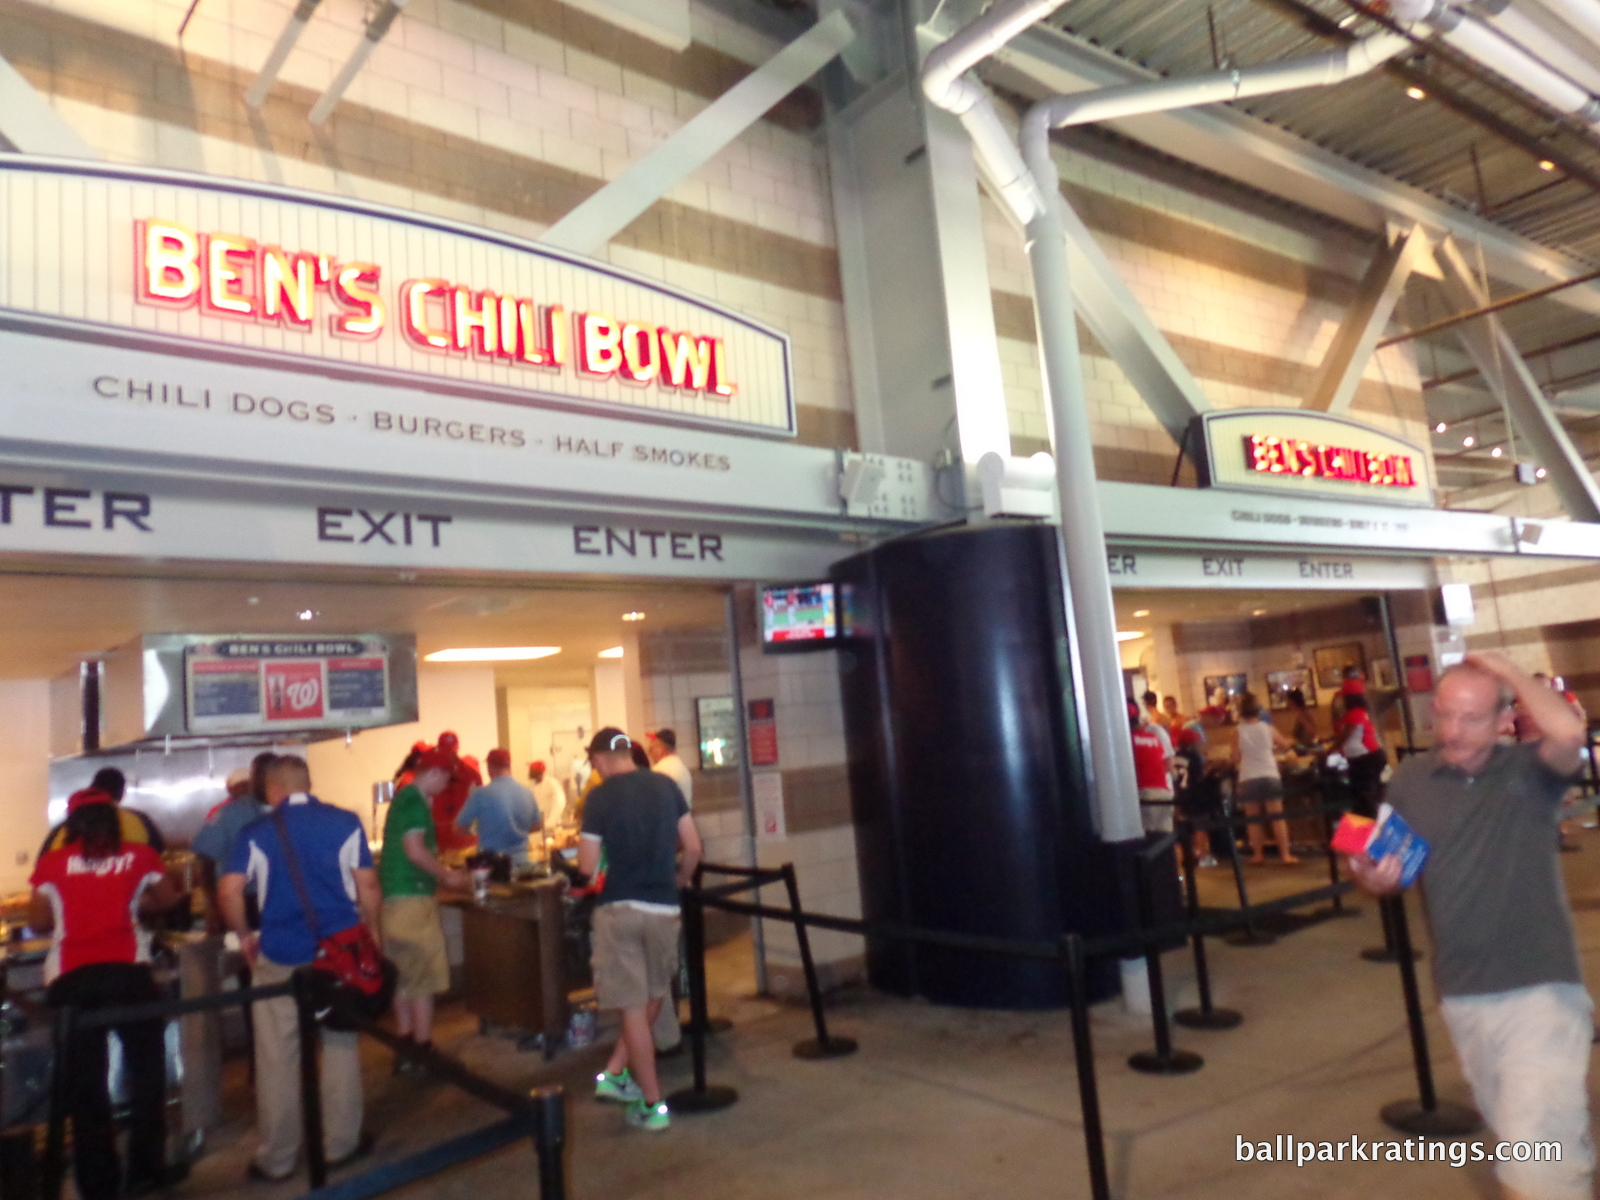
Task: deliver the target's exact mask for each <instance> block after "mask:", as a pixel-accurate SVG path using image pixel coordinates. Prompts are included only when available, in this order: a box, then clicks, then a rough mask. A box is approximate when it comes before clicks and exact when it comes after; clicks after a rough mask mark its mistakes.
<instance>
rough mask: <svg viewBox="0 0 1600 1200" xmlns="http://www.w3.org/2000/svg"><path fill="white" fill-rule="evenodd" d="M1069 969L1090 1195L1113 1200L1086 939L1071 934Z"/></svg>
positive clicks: (1066, 946)
mask: <svg viewBox="0 0 1600 1200" xmlns="http://www.w3.org/2000/svg"><path fill="white" fill-rule="evenodd" d="M1062 957H1063V959H1064V960H1065V966H1066V969H1067V997H1068V1000H1069V1002H1070V1003H1071V1005H1072V1054H1073V1057H1074V1059H1076V1060H1077V1065H1078V1107H1079V1109H1080V1111H1081V1112H1082V1114H1083V1145H1084V1151H1085V1153H1086V1155H1087V1157H1088V1159H1089V1195H1090V1196H1091V1197H1092V1200H1111V1177H1110V1175H1109V1173H1108V1172H1107V1171H1106V1139H1105V1131H1104V1130H1103V1129H1101V1127H1100V1089H1099V1087H1098V1086H1097V1085H1096V1083H1095V1078H1094V1043H1093V1041H1092V1040H1091V1038H1090V1032H1089V983H1088V978H1087V972H1086V969H1085V967H1084V961H1083V939H1082V938H1081V937H1079V936H1078V935H1077V934H1075V933H1069V934H1067V936H1066V937H1065V938H1063V939H1062Z"/></svg>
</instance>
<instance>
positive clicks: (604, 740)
mask: <svg viewBox="0 0 1600 1200" xmlns="http://www.w3.org/2000/svg"><path fill="white" fill-rule="evenodd" d="M632 751H633V739H632V738H631V737H629V736H628V735H627V734H625V733H623V732H622V730H620V729H618V728H617V727H616V726H615V725H607V726H606V727H605V728H604V729H602V730H600V731H599V732H597V733H596V734H595V735H594V737H592V738H590V739H589V745H588V748H587V749H586V750H585V753H586V754H629V753H631V752H632Z"/></svg>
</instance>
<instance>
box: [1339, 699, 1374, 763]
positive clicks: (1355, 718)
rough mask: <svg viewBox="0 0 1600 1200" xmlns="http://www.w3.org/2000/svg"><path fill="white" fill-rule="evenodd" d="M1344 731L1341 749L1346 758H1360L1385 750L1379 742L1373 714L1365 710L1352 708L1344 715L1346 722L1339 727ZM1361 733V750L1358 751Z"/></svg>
mask: <svg viewBox="0 0 1600 1200" xmlns="http://www.w3.org/2000/svg"><path fill="white" fill-rule="evenodd" d="M1339 728H1340V729H1341V730H1342V731H1343V735H1344V740H1343V741H1342V742H1341V743H1340V749H1341V751H1342V752H1343V754H1344V756H1345V757H1346V758H1359V757H1360V756H1361V755H1363V754H1371V753H1372V752H1373V751H1374V750H1381V749H1383V743H1382V742H1380V741H1378V731H1377V729H1376V728H1374V727H1373V724H1372V714H1371V713H1369V712H1368V711H1367V710H1366V709H1364V708H1352V709H1351V710H1350V711H1349V712H1347V713H1345V714H1344V721H1343V723H1342V724H1341V725H1340V726H1339ZM1358 731H1359V733H1360V738H1361V741H1360V745H1361V749H1360V750H1359V751H1358V750H1356V735H1357V732H1358Z"/></svg>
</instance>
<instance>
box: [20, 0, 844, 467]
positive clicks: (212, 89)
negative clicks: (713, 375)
mask: <svg viewBox="0 0 1600 1200" xmlns="http://www.w3.org/2000/svg"><path fill="white" fill-rule="evenodd" d="M188 7H189V5H188V3H187V0H0V56H3V57H4V58H6V59H7V61H9V62H10V63H11V64H12V65H13V66H15V67H16V68H17V70H18V71H19V72H21V74H22V75H23V76H24V78H26V79H27V80H28V81H29V82H30V83H31V84H33V86H34V87H35V88H37V89H38V90H39V91H40V92H42V93H43V94H44V95H45V96H46V98H47V99H48V100H49V101H50V103H51V104H53V105H54V106H55V108H56V109H57V111H58V112H60V114H61V115H62V116H63V117H64V118H65V119H66V120H67V121H68V122H69V123H70V124H71V125H72V126H73V127H74V128H75V129H76V130H77V131H78V132H79V133H80V134H81V135H82V136H83V137H84V138H86V139H87V140H88V142H89V143H90V145H91V146H93V147H94V148H95V149H96V150H97V151H98V152H100V153H101V154H103V155H104V156H105V157H106V158H108V159H110V160H112V161H115V162H129V163H141V164H149V165H156V166H164V167H174V168H181V169H186V170H195V171H201V172H207V173H212V174H218V175H226V176H232V177H237V178H243V179H251V180H266V181H270V182H273V183H278V184H284V185H287V186H291V187H297V188H304V189H308V190H312V191H322V192H331V193H335V194H339V195H344V196H352V197H358V198H361V199H366V200H371V201H375V202H381V203H386V204H391V205H395V206H397V207H401V208H405V209H409V210H413V211H418V212H424V213H429V214H433V215H437V216H442V217H448V218H452V219H455V220H460V221H464V222H468V223H471V224H476V225H481V226H486V227H488V228H492V229H497V230H502V231H505V232H508V233H513V234H517V235H520V236H523V237H529V238H536V237H537V236H538V235H539V234H541V233H542V232H543V231H544V230H545V229H547V228H548V227H549V226H550V225H551V224H553V223H554V221H555V220H557V219H559V218H560V217H561V216H562V215H564V214H565V213H566V212H567V211H569V210H570V209H571V208H573V207H574V206H576V204H578V203H579V202H580V201H581V200H582V199H584V198H585V197H586V196H587V195H589V194H590V193H592V192H593V191H595V190H596V189H598V188H599V187H600V186H601V185H602V183H604V182H605V181H608V180H611V179H615V178H616V177H617V176H618V175H620V174H621V173H622V172H623V171H625V170H626V169H627V168H628V167H629V166H630V165H631V164H632V163H633V162H635V161H636V160H638V159H639V158H640V157H641V156H643V155H644V154H645V153H647V152H648V151H649V150H651V149H653V148H654V147H655V146H656V145H658V144H659V143H660V142H661V141H662V140H663V139H664V138H666V137H667V136H669V135H670V134H671V133H672V132H674V131H675V130H677V129H678V128H680V127H681V126H682V125H683V123H684V122H685V121H687V120H688V119H689V118H690V117H692V116H694V115H695V114H696V113H698V112H699V111H700V110H701V109H703V108H704V107H705V105H706V104H707V103H708V102H709V101H710V99H712V98H714V97H715V96H717V95H720V94H721V93H722V92H723V91H725V90H726V89H727V88H728V87H729V86H731V85H732V84H733V83H734V82H736V81H737V80H738V78H740V77H741V76H742V75H743V74H744V73H746V72H747V71H748V65H749V64H751V63H756V62H760V61H762V60H763V59H765V58H766V57H768V56H770V54H771V53H773V52H774V51H775V50H776V49H777V48H778V46H777V44H776V43H773V42H770V41H769V40H767V39H765V38H763V37H762V36H761V35H759V34H757V33H754V32H752V31H750V30H748V29H744V28H742V27H740V26H738V25H737V24H735V23H734V22H732V21H730V20H728V19H727V18H725V17H722V16H720V15H718V14H717V13H715V12H714V11H712V10H710V9H707V8H704V7H703V6H700V5H695V6H693V11H692V31H693V35H694V39H695V40H694V42H693V44H691V46H690V47H689V48H688V49H687V50H686V51H684V52H683V53H681V54H674V53H673V52H671V51H668V50H666V49H665V48H663V47H661V46H659V45H656V44H654V43H651V42H648V41H646V40H645V39H643V38H640V37H637V36H635V35H632V34H628V33H625V32H623V31H621V30H618V29H616V28H615V27H612V26H609V25H607V24H605V23H604V22H603V21H600V20H598V19H597V18H594V17H591V16H589V15H587V14H585V13H582V12H581V11H579V10H578V9H576V8H571V7H569V6H566V5H563V4H561V3H559V2H558V0H532V2H530V3H526V4H521V3H511V2H510V0H415V2H414V3H412V4H410V5H409V6H408V7H407V8H406V9H405V11H404V12H403V14H402V15H401V16H400V18H399V20H398V21H397V22H396V23H395V25H394V27H393V29H392V30H391V31H390V33H389V35H388V37H387V38H385V39H384V41H383V42H382V43H380V44H379V46H378V48H377V49H376V51H375V52H374V53H373V55H372V58H371V60H370V61H369V62H368V64H367V65H366V67H365V68H364V69H363V70H362V72H361V74H360V75H358V76H357V78H356V80H355V82H354V84H353V85H352V87H351V88H350V90H349V91H348V92H347V93H346V97H345V100H344V101H343V103H341V105H340V106H339V108H338V109H337V110H336V111H335V113H334V116H333V118H332V120H331V121H330V122H329V123H328V125H327V126H326V127H325V128H324V129H323V130H320V131H318V130H313V129H312V128H311V127H310V126H309V125H308V124H307V122H306V120H305V116H306V113H307V112H308V111H309V109H310V107H311V105H312V103H313V102H314V101H315V100H316V98H317V96H318V95H320V94H321V92H322V91H323V89H324V88H325V87H326V86H327V84H328V83H329V81H330V80H331V79H332V77H333V75H334V73H335V72H336V71H337V70H338V68H339V66H340V65H341V64H342V63H343V61H344V60H345V58H346V57H347V55H348V53H349V51H350V50H351V49H352V48H354V46H355V45H356V44H357V42H358V40H359V39H360V37H361V31H362V29H363V14H364V5H363V2H362V0H325V2H324V3H323V4H322V5H321V6H320V7H319V8H318V9H317V11H316V13H315V15H314V16H313V17H312V20H311V22H310V24H309V25H308V26H307V28H306V31H305V34H304V35H303V36H302V38H301V40H300V43H299V45H298V46H297V47H296V49H295V51H294V53H293V54H292V55H290V57H289V59H288V61H287V63H286V64H285V66H284V70H283V73H282V76H281V77H280V81H279V83H278V85H277V86H276V87H275V88H274V89H273V92H272V94H271V96H270V97H269V99H268V101H267V103H266V104H265V105H264V106H263V108H262V109H261V111H260V113H259V114H251V113H249V112H248V111H247V110H246V109H245V107H244V104H243V99H242V97H243V92H244V89H245V88H246V87H247V86H248V85H249V83H250V81H251V80H252V79H253V78H254V76H255V73H256V71H257V69H258V68H259V67H260V65H261V63H262V62H263V61H264V60H265V58H266V56H267V53H268V51H269V50H270V48H271V46H272V43H273V41H274V40H275V38H276V37H277V34H278V32H279V30H280V29H282V27H283V25H284V23H285V21H286V20H287V18H288V16H289V14H290V12H291V11H292V10H293V8H294V4H293V3H292V0H209V2H208V3H205V4H202V5H201V6H200V7H199V8H198V9H197V10H196V12H195V14H194V17H193V19H192V21H191V22H190V24H189V27H188V30H187V32H186V34H185V37H184V39H183V43H182V45H181V46H180V45H179V44H178V41H177V29H178V26H179V24H180V23H181V21H182V20H183V17H184V13H185V11H186V10H187V9H188ZM819 104H820V102H819V100H818V98H817V97H816V96H815V94H814V93H810V92H806V91H802V92H800V93H796V94H795V96H793V97H791V98H789V99H788V100H785V101H783V102H782V103H780V105H779V106H778V107H777V108H775V109H774V110H773V111H772V113H770V114H769V115H768V119H765V120H762V121H759V122H757V123H756V124H755V125H754V126H753V127H752V128H751V129H750V130H748V131H747V132H746V133H745V134H744V135H742V136H741V137H740V138H739V139H738V140H737V141H736V142H734V143H733V144H732V145H730V146H729V147H728V148H727V149H726V150H724V151H723V152H722V153H721V154H719V155H718V156H717V157H716V158H714V159H713V160H712V161H711V162H710V163H708V164H706V165H705V166H704V167H702V168H701V169H700V170H699V171H697V172H695V174H694V175H693V176H692V177H690V178H689V179H686V180H685V181H683V183H681V184H680V185H679V186H678V187H677V188H675V189H674V190H673V191H672V193H671V195H670V196H669V197H667V198H666V199H665V200H663V201H661V202H660V203H658V204H657V205H655V206H654V207H653V208H652V209H650V210H649V211H648V212H646V213H645V214H644V215H643V216H641V217H640V218H639V220H637V221H635V222H634V223H633V225H631V226H630V227H629V228H628V229H627V230H626V231H624V233H623V234H622V235H621V236H620V237H619V238H618V239H617V240H616V241H615V242H613V243H612V244H611V245H610V246H609V247H607V248H605V249H604V250H602V251H601V252H600V257H602V258H606V259H608V260H609V261H611V262H613V263H615V264H617V265H618V266H622V267H626V268H628V269H630V270H633V271H637V272H639V273H640V274H643V275H645V276H648V277H650V278H655V279H662V280H665V281H667V282H670V283H673V284H676V285H680V286H684V287H688V288H691V289H693V290H694V291H696V292H699V293H700V294H703V295H706V296H709V297H712V298H714V299H717V300H719V301H722V302H724V303H727V304H729V305H731V306H733V307H735V308H737V309H738V310H740V311H741V312H744V313H746V314H748V315H750V316H752V317H755V318H757V319H759V320H763V321H766V322H768V323H769V324H771V325H774V326H776V327H777V328H779V329H781V330H783V331H784V332H786V333H787V334H789V336H790V337H791V339H792V340H793V351H794V354H793V360H794V371H795V387H796V396H797V401H798V405H799V416H800V427H801V436H802V439H803V440H805V441H808V442H810V443H813V444H817V445H828V446H834V445H843V446H853V445H854V444H855V424H854V418H853V415H852V400H851V396H850V391H849V385H848V382H847V363H846V359H845V347H844V332H843V317H842V310H841V305H840V293H839V278H838V276H839V272H838V256H837V252H836V249H835V244H834V234H833V227H832V220H831V208H830V200H829V190H828V181H827V171H826V158H825V153H824V149H823V147H822V145H821V142H820V140H819V138H818V137H817V135H816V133H815V132H814V130H815V126H816V122H817V120H818V118H819V117H820V107H819Z"/></svg>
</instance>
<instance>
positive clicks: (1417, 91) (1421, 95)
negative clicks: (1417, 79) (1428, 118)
mask: <svg viewBox="0 0 1600 1200" xmlns="http://www.w3.org/2000/svg"><path fill="white" fill-rule="evenodd" d="M1406 95H1408V96H1410V97H1411V98H1412V99H1413V100H1426V99H1427V98H1428V93H1427V92H1425V91H1423V90H1422V89H1421V88H1419V87H1408V88H1407V89H1406Z"/></svg>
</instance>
